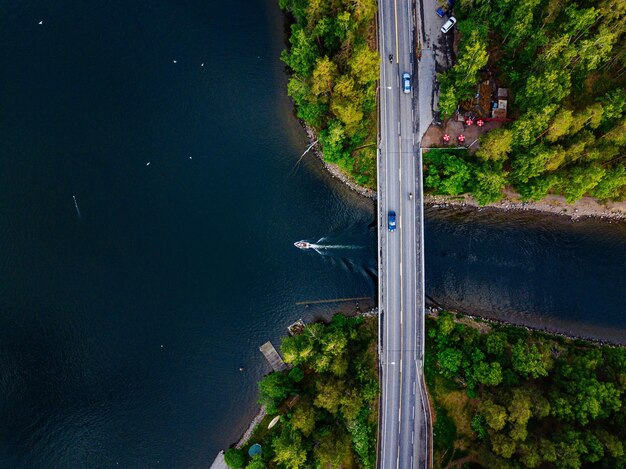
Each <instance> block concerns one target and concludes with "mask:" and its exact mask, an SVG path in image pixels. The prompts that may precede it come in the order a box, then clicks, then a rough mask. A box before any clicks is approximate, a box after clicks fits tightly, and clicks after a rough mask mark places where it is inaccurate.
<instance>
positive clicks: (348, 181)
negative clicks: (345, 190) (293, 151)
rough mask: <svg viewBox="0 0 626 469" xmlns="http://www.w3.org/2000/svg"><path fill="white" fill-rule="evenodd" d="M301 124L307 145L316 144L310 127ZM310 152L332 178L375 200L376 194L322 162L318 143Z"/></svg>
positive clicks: (330, 164) (336, 167) (331, 164)
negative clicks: (307, 140) (307, 141)
mask: <svg viewBox="0 0 626 469" xmlns="http://www.w3.org/2000/svg"><path fill="white" fill-rule="evenodd" d="M301 123H302V126H303V127H304V130H305V131H306V134H307V137H308V138H309V144H313V142H316V141H317V140H318V138H317V135H316V134H315V131H314V130H313V129H312V128H311V127H309V126H308V125H306V124H305V123H304V121H301ZM311 150H312V151H313V153H314V154H315V156H317V158H318V159H319V160H320V161H321V162H322V164H323V165H324V167H325V168H326V170H327V171H328V172H329V173H330V175H331V176H332V177H334V178H335V179H339V180H340V181H341V182H343V183H344V184H345V185H346V186H348V187H349V188H350V189H352V190H353V191H355V192H357V193H359V194H361V195H362V196H363V197H368V198H370V199H373V200H376V198H377V194H376V191H375V190H372V189H368V188H367V187H362V186H359V185H358V184H357V183H356V182H354V181H353V180H352V179H351V178H350V177H349V176H348V175H347V174H345V173H344V172H343V171H342V170H341V169H340V168H339V166H337V165H336V164H333V163H328V162H326V161H324V156H323V154H322V149H321V148H320V146H319V143H315V144H314V145H313V147H312V148H311Z"/></svg>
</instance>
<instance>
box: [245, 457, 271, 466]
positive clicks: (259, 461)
mask: <svg viewBox="0 0 626 469" xmlns="http://www.w3.org/2000/svg"><path fill="white" fill-rule="evenodd" d="M246 469H267V464H265V461H263V457H262V456H261V455H260V454H257V455H255V456H253V457H252V460H251V461H250V462H249V463H248V465H247V466H246Z"/></svg>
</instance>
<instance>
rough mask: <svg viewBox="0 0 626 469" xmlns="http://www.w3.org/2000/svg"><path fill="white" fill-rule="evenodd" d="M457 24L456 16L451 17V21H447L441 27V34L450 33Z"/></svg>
mask: <svg viewBox="0 0 626 469" xmlns="http://www.w3.org/2000/svg"><path fill="white" fill-rule="evenodd" d="M455 24H456V18H455V17H454V16H451V17H450V19H449V20H448V21H446V22H445V23H444V24H443V26H442V27H441V32H442V33H444V34H446V33H447V32H448V31H450V30H451V29H452V28H453V27H454V25H455Z"/></svg>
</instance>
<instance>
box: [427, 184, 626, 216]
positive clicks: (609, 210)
mask: <svg viewBox="0 0 626 469" xmlns="http://www.w3.org/2000/svg"><path fill="white" fill-rule="evenodd" d="M504 194H505V198H504V200H501V201H500V202H495V203H492V204H487V205H483V206H480V205H479V204H478V202H476V200H474V198H473V197H471V196H470V195H467V194H465V195H462V196H458V197H452V196H445V195H432V194H425V195H424V204H425V205H427V206H429V207H435V208H437V207H471V208H476V209H483V208H490V209H496V210H503V211H519V212H540V213H550V214H553V215H559V216H564V217H567V218H570V219H571V220H579V219H581V218H596V219H601V220H608V221H619V220H626V202H609V203H607V204H601V203H600V202H598V201H597V200H595V199H593V198H591V197H583V198H582V199H581V200H579V201H578V202H576V203H574V204H568V203H567V202H566V201H565V198H564V197H562V196H558V195H549V196H547V197H545V198H544V199H542V200H540V201H539V202H523V201H522V200H521V199H520V197H519V194H516V193H515V192H513V191H512V190H510V189H507V190H505V191H504Z"/></svg>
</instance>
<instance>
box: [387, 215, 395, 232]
mask: <svg viewBox="0 0 626 469" xmlns="http://www.w3.org/2000/svg"><path fill="white" fill-rule="evenodd" d="M387 227H388V228H389V231H396V212H394V211H393V210H389V215H388V216H387Z"/></svg>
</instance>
